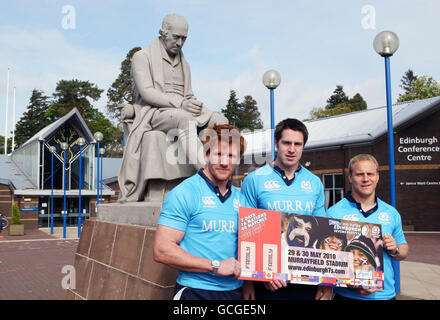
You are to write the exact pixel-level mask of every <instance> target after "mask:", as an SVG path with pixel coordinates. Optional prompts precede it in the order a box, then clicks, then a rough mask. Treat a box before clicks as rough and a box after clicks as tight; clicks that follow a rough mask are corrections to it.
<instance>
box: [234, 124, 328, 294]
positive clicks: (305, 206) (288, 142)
mask: <svg viewBox="0 0 440 320" xmlns="http://www.w3.org/2000/svg"><path fill="white" fill-rule="evenodd" d="M307 139H308V131H307V128H306V126H305V125H304V124H303V123H302V122H301V121H299V120H297V119H285V120H283V121H281V122H280V123H278V124H277V126H276V128H275V146H276V149H277V153H276V158H275V161H274V162H273V163H270V164H266V165H265V166H263V167H261V168H259V169H257V170H255V171H253V172H251V173H250V174H249V175H248V176H247V177H246V178H245V179H244V180H243V184H242V188H241V192H242V196H243V200H244V203H243V204H242V205H243V206H249V207H252V208H260V209H267V210H275V211H281V212H286V213H295V214H301V215H310V216H321V217H323V216H325V209H324V199H325V197H324V188H323V185H322V182H321V180H320V179H319V178H318V177H317V176H315V175H314V174H313V173H311V172H310V171H309V170H307V169H306V168H304V167H303V166H301V164H300V160H301V156H302V152H303V149H304V146H305V144H306V142H307ZM243 288H244V298H245V299H252V298H256V300H314V299H330V298H331V295H332V289H331V288H330V287H316V286H310V285H300V284H290V283H289V284H288V283H286V281H284V280H274V281H271V282H264V283H261V282H257V281H255V282H253V285H252V282H248V281H246V283H245V286H244V287H243Z"/></svg>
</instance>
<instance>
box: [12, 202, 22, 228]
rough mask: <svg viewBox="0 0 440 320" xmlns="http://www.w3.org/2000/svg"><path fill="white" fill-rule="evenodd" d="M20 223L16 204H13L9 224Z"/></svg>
mask: <svg viewBox="0 0 440 320" xmlns="http://www.w3.org/2000/svg"><path fill="white" fill-rule="evenodd" d="M20 222H21V214H20V209H19V208H18V204H17V203H16V202H15V203H14V204H13V205H12V219H11V224H20Z"/></svg>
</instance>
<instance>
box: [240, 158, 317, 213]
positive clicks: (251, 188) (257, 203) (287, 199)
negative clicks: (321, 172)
mask: <svg viewBox="0 0 440 320" xmlns="http://www.w3.org/2000/svg"><path fill="white" fill-rule="evenodd" d="M241 193H242V195H243V200H244V201H242V206H246V207H251V208H259V209H266V210H274V211H281V212H287V213H296V214H302V215H313V216H320V217H325V208H324V201H325V196H324V188H323V186H322V182H321V180H320V179H319V178H318V177H317V176H315V175H314V174H313V173H311V172H310V171H309V170H307V169H306V168H304V167H302V166H300V167H299V168H298V170H297V171H296V172H295V178H294V179H293V181H292V180H288V179H287V177H285V176H284V175H283V171H282V170H281V169H279V168H278V167H276V166H275V167H272V166H271V165H269V164H266V165H265V166H263V167H261V168H259V169H257V170H255V171H252V172H251V173H250V174H249V175H248V176H247V177H246V178H245V179H244V180H243V185H242V187H241Z"/></svg>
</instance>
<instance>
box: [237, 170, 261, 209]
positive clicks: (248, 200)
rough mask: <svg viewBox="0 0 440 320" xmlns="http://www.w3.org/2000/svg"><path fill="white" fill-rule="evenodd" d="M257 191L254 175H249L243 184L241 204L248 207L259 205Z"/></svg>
mask: <svg viewBox="0 0 440 320" xmlns="http://www.w3.org/2000/svg"><path fill="white" fill-rule="evenodd" d="M257 203H258V201H257V192H256V188H255V181H254V176H253V175H248V176H247V177H246V178H245V179H244V180H243V184H242V185H241V199H240V205H241V206H242V207H248V208H258V207H257Z"/></svg>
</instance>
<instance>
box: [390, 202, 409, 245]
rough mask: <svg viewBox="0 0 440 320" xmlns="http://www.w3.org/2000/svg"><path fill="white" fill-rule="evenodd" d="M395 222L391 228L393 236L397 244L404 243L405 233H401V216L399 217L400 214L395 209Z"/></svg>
mask: <svg viewBox="0 0 440 320" xmlns="http://www.w3.org/2000/svg"><path fill="white" fill-rule="evenodd" d="M394 219H395V224H394V229H393V234H392V236H393V238H394V239H395V240H396V243H397V244H404V243H406V239H405V235H404V234H403V228H402V218H401V217H400V214H399V213H398V212H397V210H396V215H395V218H394Z"/></svg>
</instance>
